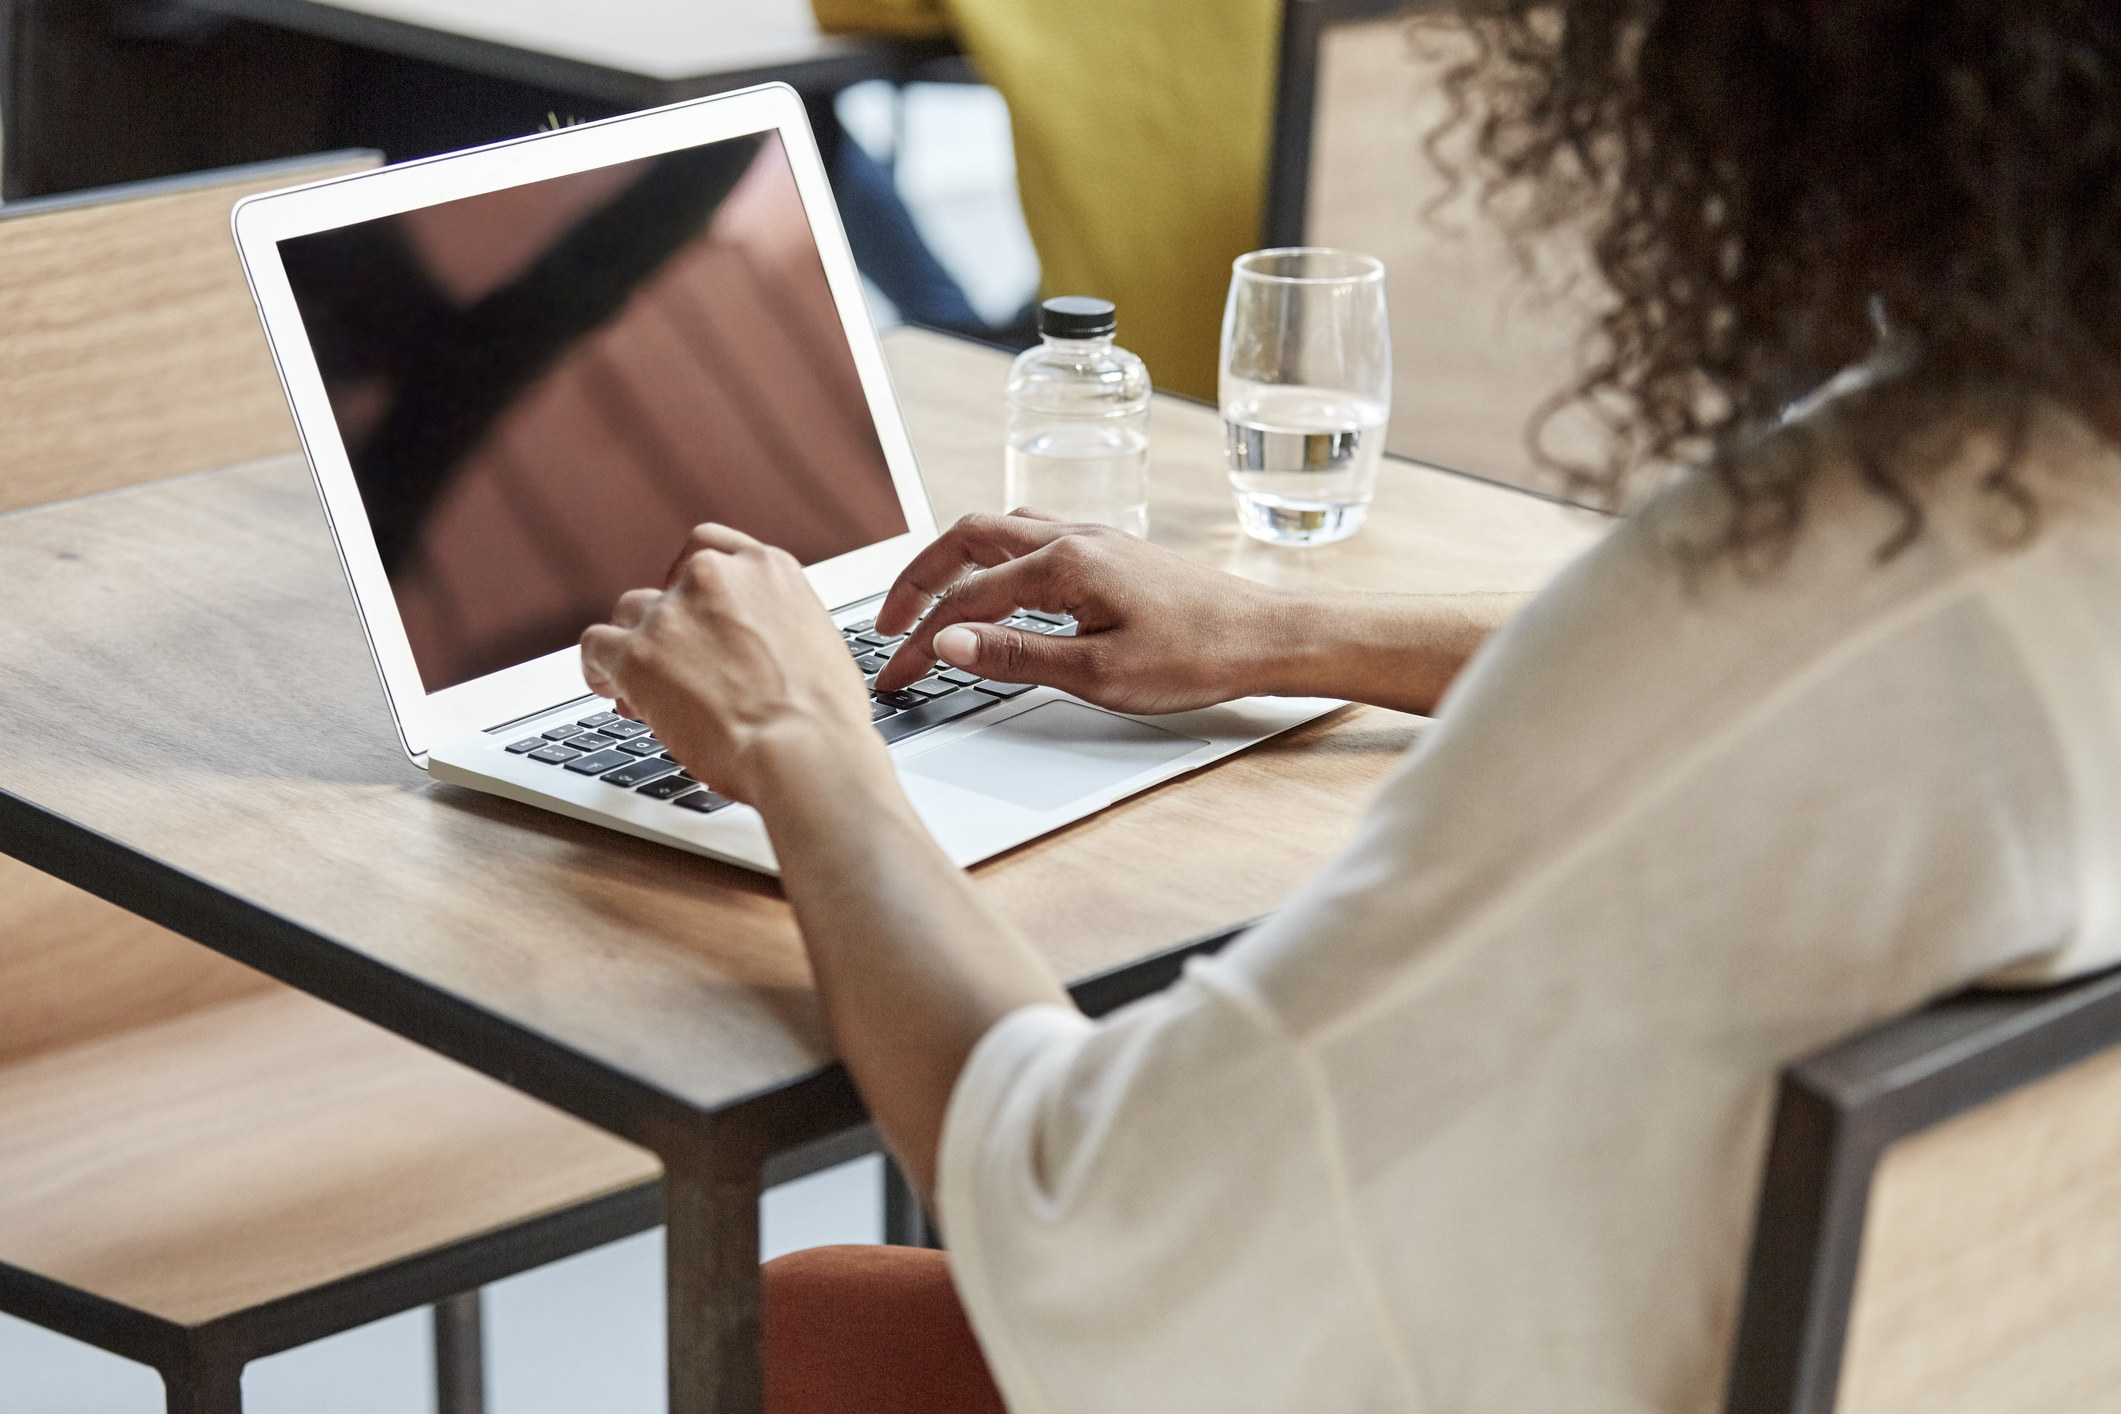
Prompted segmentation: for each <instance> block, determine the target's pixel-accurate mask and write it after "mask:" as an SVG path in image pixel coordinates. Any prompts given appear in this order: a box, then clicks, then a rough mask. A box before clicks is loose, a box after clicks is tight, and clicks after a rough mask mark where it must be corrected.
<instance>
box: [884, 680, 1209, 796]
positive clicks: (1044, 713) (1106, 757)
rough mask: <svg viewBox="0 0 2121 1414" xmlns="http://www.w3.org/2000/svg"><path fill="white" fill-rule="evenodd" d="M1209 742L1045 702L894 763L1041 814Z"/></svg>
mask: <svg viewBox="0 0 2121 1414" xmlns="http://www.w3.org/2000/svg"><path fill="white" fill-rule="evenodd" d="M1206 745H1207V743H1206V742H1205V741H1202V740H1200V739H1199V738H1197V737H1190V736H1180V735H1179V734H1178V733H1176V732H1167V731H1165V730H1164V729H1163V728H1161V727H1152V726H1148V725H1145V724H1144V723H1141V722H1136V721H1132V720H1130V719H1128V718H1126V717H1115V716H1113V715H1112V714H1111V713H1110V712H1100V711H1098V710H1097V709H1096V708H1094V707H1084V706H1081V705H1079V704H1077V703H1074V702H1048V703H1047V704H1046V705H1045V706H1043V707H1034V708H1032V709H1031V710H1030V711H1028V712H1021V713H1018V714H1017V715H1016V716H1014V717H1011V718H1010V719H1009V720H1008V721H1006V722H997V723H995V724H994V725H993V726H991V727H988V728H987V729H985V730H984V731H977V732H974V733H972V735H970V736H967V737H963V738H960V739H959V740H957V741H953V742H951V743H950V744H949V745H947V746H939V747H937V748H936V749H935V750H933V751H928V752H923V753H922V754H921V755H919V756H916V757H914V758H913V759H912V760H910V761H907V762H905V763H904V764H903V765H901V766H900V768H899V769H900V770H903V771H908V772H911V773H912V774H914V775H916V776H926V777H927V778H928V779H929V780H932V781H942V782H944V783H945V784H946V785H953V786H956V787H957V788H958V789H960V790H969V791H974V792H977V793H978V794H980V795H984V796H988V797H990V798H992V799H995V800H1001V801H1006V802H1008V803H1009V804H1011V805H1018V806H1022V807H1023V808H1024V809H1026V810H1037V811H1040V812H1042V813H1043V812H1045V811H1050V810H1059V809H1061V808H1062V807H1063V806H1066V805H1072V804H1073V803H1074V802H1076V801H1078V800H1081V799H1082V798H1083V797H1084V796H1086V795H1095V794H1096V793H1097V792H1099V791H1101V790H1107V789H1109V788H1111V787H1113V786H1116V785H1118V784H1119V783H1120V782H1121V781H1124V780H1126V779H1128V778H1129V777H1131V776H1138V775H1140V774H1141V773H1142V772H1144V771H1149V770H1153V769H1155V768H1156V767H1158V766H1161V765H1164V764H1165V763H1166V762H1170V761H1176V760H1177V759H1178V758H1179V757H1181V756H1184V755H1185V754H1186V753H1188V752H1190V751H1197V750H1199V749H1200V748H1201V747H1203V746H1206Z"/></svg>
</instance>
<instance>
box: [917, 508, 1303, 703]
mask: <svg viewBox="0 0 2121 1414" xmlns="http://www.w3.org/2000/svg"><path fill="white" fill-rule="evenodd" d="M1284 600H1285V596H1283V595H1281V594H1279V593H1277V592H1276V591H1274V590H1271V589H1268V588H1266V587H1265V586H1263V585H1258V584H1254V583H1252V582H1251V581H1249V580H1244V579H1239V578H1237V577H1236V576H1235V575H1229V574H1224V573H1222V572H1220V571H1218V570H1212V569H1208V568H1207V567H1205V566H1203V565H1198V564H1195V563H1194V562H1193V561H1191V560H1188V559H1186V558H1185V557H1184V556H1182V555H1178V554H1175V553H1173V552H1172V551H1170V550H1165V549H1162V548H1160V547H1158V546H1155V545H1152V544H1150V543H1149V542H1148V541H1146V540H1140V539H1137V538H1135V537H1134V536H1131V535H1126V534H1123V533H1122V532H1120V531H1117V530H1114V529H1111V528H1110V527H1108V526H1102V525H1077V524H1070V523H1068V522H1065V521H1059V520H1055V519H1053V518H1052V517H1050V516H1047V515H1045V514H1043V513H1041V512H1038V511H1032V510H1019V511H1013V512H1011V513H1010V514H1008V515H971V516H966V517H965V518H964V519H963V520H960V521H959V522H958V523H957V524H956V525H954V526H952V527H950V529H949V530H947V531H945V532H944V533H943V534H942V535H941V536H940V537H938V538H937V539H936V541H935V542H934V543H933V544H931V545H929V546H928V548H927V549H925V550H923V551H922V552H921V553H920V554H919V555H918V556H917V557H916V558H915V559H914V561H913V563H912V564H910V565H908V566H907V567H906V570H905V573H903V574H901V575H900V576H899V578H898V582H897V583H896V584H894V585H893V586H892V588H891V593H890V594H889V595H888V596H886V597H885V599H884V605H883V607H882V608H881V609H879V610H878V611H877V615H876V626H877V631H878V632H880V633H906V632H907V631H908V630H909V629H910V630H912V634H911V636H910V637H908V638H907V639H906V641H905V642H904V643H902V644H900V645H899V647H898V651H897V653H895V654H894V655H893V656H892V659H891V661H890V662H889V663H888V664H886V665H885V667H884V670H883V671H882V672H881V673H879V674H878V675H877V679H876V685H877V688H878V689H879V690H880V691H889V690H891V689H894V688H900V687H905V686H906V685H908V684H910V683H913V682H916V681H918V680H919V679H920V678H921V677H922V675H924V674H925V673H927V671H928V670H929V668H930V667H931V666H933V665H934V663H935V662H936V660H937V659H938V658H940V659H941V660H942V661H943V662H944V663H945V664H948V665H949V666H951V667H955V668H962V669H964V670H965V671H967V672H973V673H978V674H979V675H980V676H981V677H984V678H990V679H992V680H994V681H996V682H1029V683H1038V684H1040V685H1042V686H1047V687H1057V688H1060V689H1061V690H1062V691H1064V692H1071V693H1073V694H1075V695H1076V696H1077V697H1080V698H1082V699H1083V700H1085V701H1087V702H1094V703H1096V704H1098V705H1099V706H1101V707H1109V708H1112V709H1113V710H1115V711H1120V712H1140V713H1144V714H1148V713H1157V712H1182V711H1185V710H1187V709H1189V708H1194V707H1206V706H1209V705H1211V704H1213V703H1217V702H1227V701H1229V700H1230V699H1231V698H1235V697H1244V696H1247V695H1249V694H1251V693H1254V692H1258V691H1261V690H1262V689H1263V687H1264V686H1265V683H1264V680H1263V679H1264V675H1265V673H1266V671H1267V669H1266V664H1267V663H1268V662H1269V660H1270V659H1271V658H1272V657H1273V656H1274V655H1273V650H1274V648H1275V641H1276V639H1277V638H1278V637H1279V635H1280V633H1281V632H1285V631H1286V630H1285V629H1283V628H1281V627H1280V625H1278V623H1277V621H1278V620H1281V621H1286V620H1287V618H1288V617H1289V612H1288V611H1289V609H1290V608H1291V607H1292V606H1290V605H1288V604H1287V603H1285V602H1284ZM931 605H933V607H932V608H931V607H930V606H931ZM1018 609H1038V610H1042V611H1044V612H1046V613H1050V614H1068V615H1071V616H1073V618H1074V619H1075V624H1076V631H1075V634H1074V635H1073V636H1072V637H1068V636H1052V635H1046V634H1040V633H1035V632H1031V631H1029V630H1025V629H1016V628H1009V627H1006V626H1004V625H1002V624H1001V623H1000V622H999V620H1002V619H1006V618H1008V617H1009V616H1010V615H1012V614H1014V613H1015V612H1016V611H1017V610H1018ZM924 611H925V613H926V617H925V618H923V617H922V614H923V612H924Z"/></svg>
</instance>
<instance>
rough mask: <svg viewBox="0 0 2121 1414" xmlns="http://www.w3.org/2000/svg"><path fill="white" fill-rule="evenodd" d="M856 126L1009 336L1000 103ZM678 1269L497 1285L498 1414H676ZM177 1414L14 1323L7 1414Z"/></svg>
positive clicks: (870, 1165) (139, 1385)
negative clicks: (671, 1313) (670, 1308)
mask: <svg viewBox="0 0 2121 1414" xmlns="http://www.w3.org/2000/svg"><path fill="white" fill-rule="evenodd" d="M895 104H898V105H902V106H899V107H898V110H897V111H896V112H894V105H895ZM841 113H842V117H843V120H844V121H845V122H846V124H847V126H848V129H849V130H850V131H851V132H853V133H854V134H855V136H856V138H857V139H858V140H860V141H861V142H862V143H863V145H864V146H866V147H868V148H870V150H871V151H873V152H876V153H878V155H880V156H882V155H884V154H886V153H888V152H890V151H891V150H892V148H893V144H894V142H896V143H897V144H898V146H897V152H898V165H897V175H898V182H899V187H900V190H901V192H902V193H903V194H904V195H905V197H906V201H907V204H908V206H909V207H911V208H912V211H913V216H914V221H915V223H916V224H917V225H918V226H919V228H920V230H921V233H922V236H923V238H924V239H926V240H927V241H928V243H929V245H930V247H931V248H932V249H933V250H934V251H935V253H936V254H937V256H938V257H940V258H941V260H942V261H943V264H944V265H945V266H946V267H947V268H948V269H949V270H950V271H951V273H952V274H954V275H955V276H956V277H957V279H958V282H959V283H960V284H961V285H962V286H963V287H964V290H965V294H966V297H967V298H968V299H969V300H970V301H971V303H972V305H973V308H975V309H976V310H978V311H979V312H980V314H981V315H982V316H984V317H986V318H989V319H993V320H996V321H1001V320H1005V319H1007V318H1008V317H1009V316H1010V315H1011V314H1013V313H1014V312H1015V311H1016V310H1017V309H1019V308H1020V307H1021V306H1022V305H1023V303H1024V301H1025V300H1027V299H1028V298H1030V296H1031V293H1032V291H1033V289H1034V288H1035V287H1036V286H1037V283H1038V257H1037V255H1036V254H1035V253H1034V252H1033V250H1032V248H1031V241H1030V237H1029V236H1028V235H1027V234H1026V233H1025V231H1024V221H1023V215H1022V212H1021V211H1020V209H1019V208H1018V206H1017V202H1016V184H1015V183H1016V178H1015V165H1014V159H1013V156H1012V154H1011V150H1010V146H1009V119H1008V112H1007V110H1006V109H1005V108H1004V107H1003V105H1002V101H1001V98H1000V96H999V95H997V94H996V93H994V92H993V90H991V89H985V88H975V87H972V86H969V85H943V84H922V85H915V86H913V87H911V88H908V89H907V90H905V91H904V94H903V97H902V98H895V97H894V94H893V92H892V90H891V89H890V88H889V87H888V86H886V85H883V84H865V85H862V86H860V87H858V88H856V89H851V90H849V91H848V92H847V93H846V94H845V95H844V96H843V98H842V101H841ZM880 314H882V315H888V310H881V311H880ZM880 1182H881V1169H880V1166H879V1162H878V1161H877V1160H875V1159H864V1160H860V1161H858V1162H856V1163H853V1164H848V1165H845V1166H843V1167H841V1168H837V1169H832V1170H829V1171H827V1172H825V1173H821V1174H817V1175H814V1176H812V1177H811V1178H808V1179H805V1180H803V1181H801V1182H800V1183H792V1184H789V1185H787V1186H786V1187H784V1188H779V1189H775V1190H774V1191H773V1192H771V1193H769V1194H768V1195H767V1197H766V1202H765V1205H764V1211H763V1214H762V1221H763V1223H764V1234H763V1241H764V1246H765V1252H766V1255H767V1256H769V1257H771V1256H774V1255H776V1254H778V1253H781V1252H790V1251H794V1250H796V1249H798V1248H802V1247H811V1246H816V1245H818V1244H821V1243H827V1242H874V1241H877V1240H878V1237H879V1235H880V1233H881V1231H882V1222H883V1219H882V1210H881V1206H880V1199H879V1194H880V1188H879V1184H880ZM662 1262H663V1248H662V1235H661V1233H659V1232H657V1233H645V1234H643V1235H642V1236H640V1237H636V1238H632V1239H629V1240H628V1241H625V1242H620V1243H615V1244H613V1245H612V1246H610V1247H605V1248H601V1249H599V1250H597V1251H595V1252H589V1253H585V1254H583V1255H582V1256H580V1257H576V1258H573V1259H572V1260H570V1261H566V1262H561V1263H559V1264H557V1265H555V1266H551V1267H547V1268H544V1269H542V1270H540V1271H535V1272H530V1273H527V1274H525V1275H523V1276H520V1277H516V1278H513V1279H512V1280H509V1281H505V1282H502V1283H499V1284H498V1285H496V1286H492V1287H489V1288H487V1394H488V1408H489V1410H490V1411H491V1414H585V1411H593V1412H594V1414H659V1411H661V1410H662V1409H663V1407H664V1399H663V1388H662V1377H663V1375H662V1360H663V1330H662V1285H661V1284H662ZM431 1369H432V1365H431V1350H430V1345H429V1340H428V1321H427V1316H426V1313H425V1312H423V1311H415V1312H411V1313H408V1314H406V1315H403V1316H399V1317H396V1318H393V1319H391V1320H387V1321H379V1322H377V1323H376V1324H374V1325H372V1326H366V1327H363V1328H362V1329H360V1330H356V1331H350V1332H348V1333H347V1334H345V1335H342V1336H337V1337H334V1338H333V1339H330V1340H325V1341H319V1342H318V1343H316V1344H315V1345H309V1346H304V1347H302V1348H301V1349H299V1350H291V1351H288V1352H287V1353H286V1354H284V1355H276V1356H273V1357H271V1358H270V1359H266V1360H261V1361H258V1362H257V1363H256V1364H254V1365H252V1366H251V1367H250V1369H249V1371H248V1372H247V1373H246V1374H245V1376H244V1385H243V1389H244V1402H245V1406H246V1408H247V1410H248V1411H249V1414H427V1411H429V1410H431V1409H432V1408H433V1394H432V1388H433V1387H432V1383H431V1380H432V1374H431ZM161 1407H162V1388H161V1382H160V1380H158V1379H157V1378H156V1377H155V1375H154V1374H153V1373H152V1372H151V1371H149V1370H148V1369H146V1368H145V1367H144V1366H140V1365H134V1364H132V1363H130V1362H128V1361H125V1360H120V1359H118V1358H117V1357H115V1356H111V1355H106V1354H104V1353H103V1352H101V1351H99V1350H94V1349H91V1348H90V1347H88V1346H85V1345H81V1344H78V1343H76V1342H74V1341H70V1340H66V1339H64V1338H62V1337H59V1336H55V1335H52V1334H50V1333H49V1332H46V1331H43V1330H40V1329H38V1328H36V1327H35V1326H30V1325H27V1324H25V1323H23V1322H21V1321H16V1320H13V1319H11V1318H9V1317H6V1316H0V1414H154V1411H157V1410H159V1409H161Z"/></svg>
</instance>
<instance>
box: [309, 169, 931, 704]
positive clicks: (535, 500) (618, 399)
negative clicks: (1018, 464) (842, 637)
mask: <svg viewBox="0 0 2121 1414" xmlns="http://www.w3.org/2000/svg"><path fill="white" fill-rule="evenodd" d="M280 251H281V255H282V257H283V259H284V261H285V264H286V268H287V274H288V279H289V283H290V284H291V285H292V286H293V288H294V294H295V300H296V302H297V304H298V305H299V306H300V307H301V311H302V318H303V322H304V324H305V326H306V327H307V330H308V333H309V338H310V342H311V344H312V346H313V347H314V348H315V350H316V355H317V362H318V365H319V366H320V368H321V369H322V370H323V374H324V381H325V386H326V388H327V389H328V391H329V392H330V394H331V401H332V410H333V412H334V414H335V415H336V417H337V420H338V425H339V432H340V435H341V436H342V437H343V438H344V439H345V443H346V450H347V453H348V456H349V457H350V458H351V460H352V463H353V471H354V478H355V480H356V481H357V482H358V483H359V485H360V488H361V497H362V501H363V503H364V505H365V507H366V509H367V512H368V519H369V524H370V527H371V528H372V529H373V531H374V533H375V539H376V545H377V547H378V549H379V550H380V551H381V553H382V557H383V567H384V569H385V570H386V571H387V572H388V573H389V575H390V582H391V588H392V590H393V592H394V593H395V595H396V597H397V602H398V610H399V613H400V614H401V616H402V617H403V619H404V622H405V631H406V634H407V636H408V637H410V639H411V640H412V650H413V656H414V658H415V659H416V660H417V662H418V663H419V668H420V676H421V678H422V680H423V681H424V682H425V684H426V686H427V689H428V691H430V692H432V691H436V690H437V689H440V688H444V687H448V686H450V685H452V684H455V683H460V682H465V681H468V680H470V679H472V678H475V677H479V676H481V675H483V674H485V673H489V672H493V671H495V670H497V669H500V668H505V667H510V666H512V665H514V664H516V663H521V662H526V661H528V660H530V659H532V658H535V657H538V656H541V655H543V654H546V653H550V652H552V651H554V650H555V649H559V648H564V647H566V646H567V645H568V644H570V643H572V642H574V640H575V639H576V638H577V637H578V636H580V634H581V632H582V630H583V629H584V628H586V627H587V626H588V625H590V624H592V623H594V622H596V621H597V620H599V619H601V618H602V617H604V615H605V614H606V613H608V612H609V610H610V608H611V604H612V601H613V600H614V599H615V598H617V597H618V595H620V594H621V593H623V592H625V591H626V590H628V589H633V588H638V587H640V586H643V585H658V584H660V583H661V582H662V579H663V575H664V572H665V571H666V570H667V569H668V568H669V566H670V562H671V560H672V558H673V557H674V556H675V555H676V553H677V551H678V548H679V547H680V546H681V545H682V544H683V543H684V540H685V536H686V533H687V532H688V531H689V530H690V529H691V527H692V526H694V525H695V524H697V523H699V522H700V521H703V520H717V521H721V522H722V523H724V524H726V525H733V526H736V527H737V528H739V529H741V530H744V531H746V532H748V533H750V534H752V535H755V536H757V537H758V538H760V539H761V540H765V541H768V542H770V543H772V544H775V545H779V546H781V547H782V548H784V549H786V550H788V551H789V552H790V553H791V554H793V555H795V556H796V557H797V558H798V559H800V560H801V561H802V562H803V563H804V564H813V563H816V562H817V561H819V560H827V559H831V558H832V557H833V556H835V555H841V554H845V553H846V552H847V551H849V550H854V549H858V548H860V547H861V546H864V545H870V544H874V543H875V542H877V541H879V540H885V539H889V538H890V537H892V536H894V535H899V534H902V533H904V531H905V529H906V520H905V516H904V515H903V513H902V512H901V511H900V509H899V504H898V496H897V493H896V492H895V491H894V490H893V489H892V485H891V478H890V472H889V470H888V468H887V467H886V465H885V462H884V454H883V449H882V447H881V446H880V445H879V444H878V442H877V437H876V431H875V428H874V426H873V425H872V423H871V421H870V417H869V409H868V404H867V402H866V401H865V400H864V398H863V396H862V389H861V383H860V380H859V379H858V377H857V376H856V374H855V370H854V359H853V356H852V355H851V354H850V353H849V351H848V348H847V341H846V337H845V335H844V334H843V333H842V332H841V330H840V323H839V316H838V315H837V313H836V312H835V311H834V309H833V305H832V296H831V293H830V291H829V290H828V288H827V286H826V284H825V271H824V266H823V265H822V264H821V263H820V261H819V259H818V254H817V248H816V245H815V244H814V243H813V241H812V240H811V237H810V228H809V224H808V222H807V221H806V220H805V219H804V215H803V208H802V202H801V199H800V197H799V196H798V195H797V193H796V189H795V179H794V175H793V173H792V172H791V171H790V170H789V167H788V160H787V158H786V156H785V155H783V153H782V151H781V145H780V139H779V138H778V136H775V135H771V134H769V135H766V136H765V137H763V138H761V137H747V138H740V139H736V140H734V141H730V142H721V143H713V144H709V145H707V146H704V147H698V148H692V149H689V150H687V151H684V152H677V153H671V154H669V155H667V156H663V157H659V158H654V159H651V160H646V161H641V162H634V163H628V164H625V165H623V166H619V167H608V168H601V169H599V170H597V171H594V172H585V173H581V174H578V175H576V176H572V177H561V178H555V179H553V180H550V181H543V182H534V183H531V184H529V185H526V186H520V187H514V188H511V189H509V190H507V191H500V192H493V193H491V194H489V195H486V196H478V197H470V198H467V199H464V200H461V201H453V202H447V203H444V204H442V205H440V206H432V207H428V208H425V209H423V210H420V211H413V212H407V213H405V214H404V215H401V216H393V217H389V218H386V219H384V220H380V221H370V222H365V223H363V224H361V225H357V226H348V227H345V228H342V229H340V230H336V231H327V232H323V233H320V234H318V235H313V236H303V237H299V238H297V239H294V240H289V241H283V242H281V245H280Z"/></svg>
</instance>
